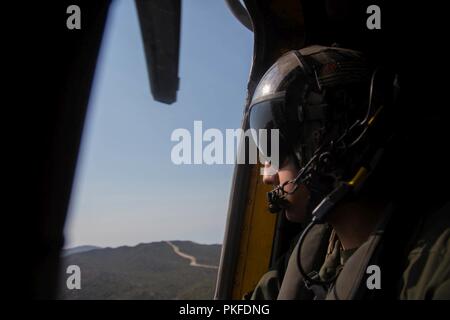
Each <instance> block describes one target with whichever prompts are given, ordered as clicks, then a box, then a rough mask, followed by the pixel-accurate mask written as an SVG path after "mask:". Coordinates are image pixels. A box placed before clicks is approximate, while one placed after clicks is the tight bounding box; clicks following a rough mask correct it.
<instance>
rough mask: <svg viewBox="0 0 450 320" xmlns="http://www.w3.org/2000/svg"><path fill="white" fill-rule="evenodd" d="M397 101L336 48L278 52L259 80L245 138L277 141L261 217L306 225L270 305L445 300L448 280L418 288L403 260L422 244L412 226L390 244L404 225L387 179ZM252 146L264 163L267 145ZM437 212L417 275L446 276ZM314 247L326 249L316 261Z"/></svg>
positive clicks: (393, 79) (366, 67) (373, 72)
mask: <svg viewBox="0 0 450 320" xmlns="http://www.w3.org/2000/svg"><path fill="white" fill-rule="evenodd" d="M398 92H399V80H398V77H397V75H395V74H394V73H392V72H389V71H388V70H385V69H383V68H382V67H380V66H377V65H376V64H374V63H372V62H370V61H367V60H366V59H365V58H364V55H363V54H361V53H360V52H357V51H354V50H348V49H342V48H337V47H322V46H311V47H307V48H304V49H301V50H294V51H290V52H287V53H285V54H284V55H283V56H281V57H280V58H279V59H278V60H277V61H276V63H275V64H274V65H272V67H271V68H269V70H268V71H267V72H266V73H265V75H264V76H263V77H262V79H261V80H260V82H259V84H258V86H257V88H256V89H255V92H254V95H253V97H252V100H251V103H250V108H249V112H248V117H249V125H250V128H252V129H255V130H260V129H266V130H278V131H279V157H278V158H279V165H278V167H276V168H275V170H276V172H274V170H273V168H272V167H271V165H272V164H271V163H266V165H265V169H266V170H267V173H266V174H265V175H264V178H263V181H264V183H267V184H272V185H274V186H275V188H274V189H273V190H272V191H271V192H269V194H268V202H269V210H270V211H271V212H273V213H277V212H284V213H285V214H286V217H287V218H288V220H290V221H294V222H308V225H307V227H306V228H305V229H304V231H303V233H302V235H301V237H300V239H299V241H298V243H297V246H296V248H295V249H294V251H293V253H292V255H291V257H290V260H289V265H288V267H287V270H286V274H285V276H284V280H283V283H282V285H281V288H280V290H279V291H280V292H279V293H278V298H279V299H364V298H405V299H407V298H413V299H420V298H425V297H429V298H450V290H449V287H450V286H449V281H450V280H449V278H450V275H449V273H448V271H443V272H440V273H438V274H437V275H436V274H435V276H434V277H433V278H426V277H425V278H424V276H423V274H421V273H420V272H419V273H417V269H415V268H417V265H416V264H415V263H417V259H419V258H418V257H417V256H413V257H412V256H411V252H415V251H414V249H417V246H415V245H417V244H418V243H420V241H419V239H422V238H423V237H422V236H421V235H423V234H424V233H423V231H422V230H418V228H417V225H419V223H415V222H416V220H414V219H410V221H409V223H410V224H407V223H406V224H403V225H406V226H408V230H407V231H405V232H404V234H403V237H402V239H403V240H400V241H397V242H396V243H394V244H393V243H392V241H393V240H392V239H394V237H395V232H398V230H397V229H395V228H397V227H398V226H399V225H401V224H402V223H403V220H400V219H399V218H398V217H399V216H400V215H399V214H398V213H397V212H398V211H399V210H400V211H401V210H403V211H405V210H409V208H410V207H408V206H403V207H401V206H398V205H397V202H398V201H395V200H396V199H394V198H395V196H394V195H393V194H394V193H395V190H396V189H395V187H396V186H397V183H396V181H395V178H391V177H392V172H393V170H394V169H393V167H395V164H396V162H395V158H396V152H399V151H398V150H399V148H398V147H397V146H398V145H399V144H398V142H396V141H397V135H396V133H397V132H396V126H395V121H396V119H397V117H398V110H397V103H396V99H397V96H398ZM268 136H270V135H268ZM255 142H256V143H257V144H258V143H259V148H260V151H261V152H262V153H263V154H264V153H265V154H267V155H269V154H270V151H271V150H270V141H269V144H262V143H261V141H258V140H256V141H255ZM267 145H268V147H267ZM386 154H387V155H386ZM269 169H271V170H269ZM387 177H390V179H392V181H391V183H386V180H387ZM400 202H401V201H400ZM440 204H441V206H440V207H438V208H440V210H437V212H438V213H437V214H435V215H434V216H433V217H434V218H433V219H437V221H441V222H443V223H440V227H439V228H435V226H436V224H433V228H429V229H428V230H431V229H433V230H432V231H430V232H431V234H433V236H428V238H427V239H428V240H427V242H428V247H427V249H428V251H423V252H422V254H423V256H421V257H420V258H423V259H428V260H427V262H428V263H429V264H428V265H427V267H429V268H431V269H428V270H426V271H427V273H426V274H428V272H429V271H430V270H434V269H435V270H441V271H442V270H448V269H449V268H448V266H449V263H450V262H449V261H450V259H449V254H448V248H447V246H448V244H447V243H448V239H449V235H450V228H449V220H448V214H445V212H447V213H448V204H444V203H440ZM399 208H400V209H399ZM411 221H414V223H412V222H411ZM430 232H429V234H430ZM425 234H426V232H425ZM421 237H422V238H421ZM319 239H326V241H327V242H328V249H327V250H326V252H325V253H323V252H319V251H320V250H318V248H319V244H318V243H317V242H318V241H319ZM416 251H417V250H416ZM432 252H440V253H439V256H436V255H435V254H433V253H432ZM442 252H444V254H442ZM393 255H395V256H396V257H397V258H398V260H396V259H391V258H392V256H393ZM393 260H396V262H395V263H394V262H393ZM446 266H447V268H446ZM433 268H434V269H433ZM413 269H414V272H412V270H413ZM371 272H373V273H374V276H373V278H370V279H369V277H370V276H371V275H372V274H371ZM375 273H377V274H376V275H375ZM380 279H384V280H385V281H383V283H382V284H381V283H380V281H381V280H380ZM371 281H372V282H371ZM387 281H389V282H387ZM369 282H371V284H370V285H369Z"/></svg>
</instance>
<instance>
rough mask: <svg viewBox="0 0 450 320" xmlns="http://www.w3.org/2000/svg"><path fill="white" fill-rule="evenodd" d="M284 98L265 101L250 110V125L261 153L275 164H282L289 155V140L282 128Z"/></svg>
mask: <svg viewBox="0 0 450 320" xmlns="http://www.w3.org/2000/svg"><path fill="white" fill-rule="evenodd" d="M283 106H284V97H283V96H280V97H278V98H274V99H270V100H264V101H261V102H259V103H256V104H254V105H253V106H252V107H251V108H250V115H249V125H250V129H252V130H251V133H252V137H253V140H254V142H255V144H256V145H257V146H258V149H259V152H260V154H261V155H262V156H264V157H265V158H266V159H267V160H268V161H269V160H270V161H271V162H272V163H273V164H280V165H281V164H282V163H283V162H284V161H285V160H286V158H287V156H288V155H289V153H290V152H289V148H288V144H287V140H286V138H285V135H284V133H283V132H282V130H281V128H283V124H284V123H285V121H284V120H283V118H284V117H283V109H284V108H283Z"/></svg>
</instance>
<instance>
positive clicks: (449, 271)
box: [278, 203, 450, 300]
mask: <svg viewBox="0 0 450 320" xmlns="http://www.w3.org/2000/svg"><path fill="white" fill-rule="evenodd" d="M401 235H402V230H399V236H401ZM382 238H383V232H382V230H381V231H380V229H377V230H376V232H374V233H373V234H372V235H370V237H369V238H368V240H367V241H366V242H365V243H363V244H362V245H361V246H360V247H359V248H357V249H356V250H347V251H345V250H342V248H340V245H339V242H338V240H335V239H333V234H332V236H331V238H329V239H330V240H329V248H328V250H327V254H326V255H325V258H322V261H323V263H322V267H321V268H320V271H319V276H320V278H321V279H322V280H327V279H330V278H331V277H333V276H335V275H336V274H338V276H337V279H336V280H335V281H334V283H333V284H332V285H331V286H329V287H328V288H327V290H326V291H325V293H324V295H323V296H317V294H315V293H313V297H312V298H313V299H314V298H315V299H327V300H345V299H360V298H364V297H368V295H361V292H363V293H364V291H365V292H366V293H367V292H368V291H371V290H368V288H367V285H366V280H367V277H368V275H367V267H368V266H369V265H370V264H371V263H373V262H374V261H375V263H376V261H377V260H376V258H377V257H376V256H377V254H378V253H377V251H376V249H377V247H378V246H379V243H380V241H381V240H382ZM312 241H314V239H313V238H312V237H310V236H309V235H308V236H307V238H306V239H305V243H304V247H309V246H310V245H311V242H312ZM411 243H412V246H411V248H412V249H411V250H409V253H408V254H407V258H406V264H405V266H406V267H405V268H404V269H403V272H402V273H401V278H400V279H397V281H398V292H399V293H396V298H398V299H450V204H449V203H447V204H446V205H444V206H443V207H442V208H441V209H440V210H438V211H437V212H435V213H434V214H432V215H430V216H429V217H426V219H424V222H423V223H422V224H421V225H420V226H419V227H418V232H416V234H415V236H414V239H412V241H411ZM331 248H332V249H331ZM304 250H305V249H304V248H302V260H303V261H304V263H303V264H302V266H303V267H304V269H305V270H306V271H307V272H310V271H312V270H314V269H311V266H310V265H308V264H307V260H308V259H307V257H305V254H304V252H303V251H304ZM310 253H311V252H310ZM297 254H298V246H297V247H296V248H295V249H294V252H293V254H292V256H291V258H290V261H289V265H288V267H287V270H286V275H285V277H284V281H283V283H282V285H281V288H280V292H279V294H278V299H311V296H308V295H307V294H306V293H305V292H304V290H305V289H306V288H305V284H304V281H303V278H302V276H301V274H300V271H299V270H298V266H297V259H296V255H297ZM322 257H323V256H322ZM310 259H311V258H310ZM314 259H316V260H320V258H318V257H316V258H314ZM381 277H383V270H381ZM395 285H396V284H395ZM306 290H307V289H306ZM374 290H376V289H374ZM314 292H316V291H314ZM373 292H375V291H373ZM370 293H371V292H370ZM369 297H370V295H369Z"/></svg>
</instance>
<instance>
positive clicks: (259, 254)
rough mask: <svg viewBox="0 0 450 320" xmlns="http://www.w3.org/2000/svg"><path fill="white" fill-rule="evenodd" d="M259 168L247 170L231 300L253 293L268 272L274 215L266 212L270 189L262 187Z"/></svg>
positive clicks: (265, 186) (273, 231) (274, 222)
mask: <svg viewBox="0 0 450 320" xmlns="http://www.w3.org/2000/svg"><path fill="white" fill-rule="evenodd" d="M260 168H261V167H260V166H259V165H253V167H252V169H251V177H250V184H249V189H248V197H247V204H246V208H245V217H244V223H243V229H242V231H241V241H240V245H239V255H238V262H237V267H236V272H235V275H234V283H233V290H232V299H242V297H243V296H244V295H245V294H246V293H248V292H250V291H251V290H253V289H254V288H255V286H256V285H257V283H258V281H259V279H260V278H261V277H262V275H263V274H264V273H266V272H267V271H268V268H269V263H270V256H271V253H272V244H273V238H274V233H275V224H276V215H274V214H271V213H270V212H269V211H268V209H267V200H266V194H267V192H268V191H270V189H271V188H270V186H267V185H264V184H263V183H262V176H261V175H260Z"/></svg>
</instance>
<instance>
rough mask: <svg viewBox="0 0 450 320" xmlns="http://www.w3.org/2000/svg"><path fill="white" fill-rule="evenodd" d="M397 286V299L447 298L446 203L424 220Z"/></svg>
mask: <svg viewBox="0 0 450 320" xmlns="http://www.w3.org/2000/svg"><path fill="white" fill-rule="evenodd" d="M401 288H402V289H401V292H400V299H450V203H447V204H446V205H445V206H444V207H443V208H442V209H440V210H438V211H437V212H436V213H435V214H433V215H432V216H430V217H429V218H428V219H427V220H426V221H425V223H424V225H423V228H422V231H421V232H420V233H419V236H418V237H417V240H416V241H415V244H414V246H413V249H412V250H411V251H410V252H409V254H408V261H407V267H406V269H405V271H404V272H403V276H402V285H401Z"/></svg>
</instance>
